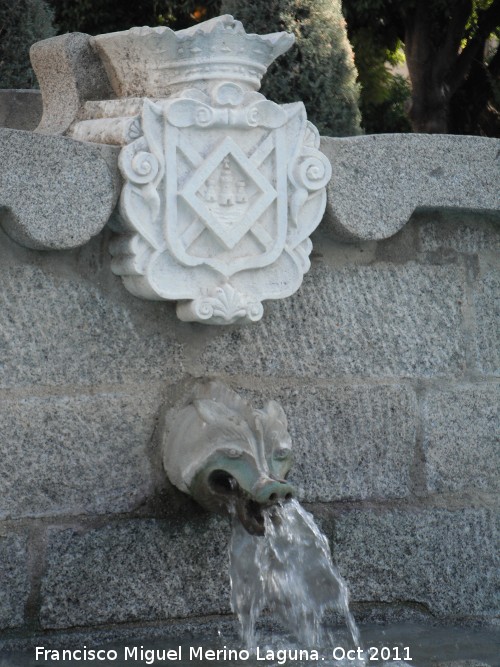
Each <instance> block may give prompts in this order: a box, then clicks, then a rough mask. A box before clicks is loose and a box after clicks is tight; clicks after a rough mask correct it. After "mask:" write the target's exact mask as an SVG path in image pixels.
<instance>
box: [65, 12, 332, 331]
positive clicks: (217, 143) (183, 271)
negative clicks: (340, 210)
mask: <svg viewBox="0 0 500 667" xmlns="http://www.w3.org/2000/svg"><path fill="white" fill-rule="evenodd" d="M293 41H294V38H293V36H292V35H289V34H287V33H283V32H282V33H275V34H271V35H251V34H247V33H246V32H245V30H244V28H243V26H242V24H241V23H240V22H239V21H236V20H235V19H233V17H232V16H220V17H218V18H215V19H212V20H210V21H206V22H205V23H202V24H200V25H197V26H195V27H192V28H188V29H187V30H180V31H178V32H174V31H172V30H170V29H169V28H165V27H159V28H147V27H144V28H132V29H131V30H127V31H124V32H116V33H111V34H107V35H98V36H96V37H93V38H91V42H92V46H93V48H94V49H95V50H96V51H97V53H98V55H99V56H100V58H101V60H102V62H103V64H104V67H105V69H106V72H107V75H108V77H109V80H110V82H111V85H112V87H113V90H114V93H115V94H116V99H112V100H103V101H91V102H87V103H86V104H85V107H84V110H83V116H82V115H81V116H80V118H79V120H78V121H77V122H76V123H74V124H73V125H72V127H71V128H70V131H69V132H68V134H69V136H72V137H73V138H75V139H80V140H83V141H94V142H95V141H98V142H102V143H111V144H121V145H123V149H122V151H121V154H120V158H119V166H120V170H121V173H122V175H123V178H124V185H123V190H122V195H121V203H120V218H121V222H120V225H119V227H118V228H117V231H118V236H117V237H116V239H115V240H114V241H113V242H112V244H111V253H112V255H113V262H112V269H113V271H114V273H116V274H118V275H120V276H122V279H123V282H124V284H125V286H126V287H127V289H128V290H130V292H132V293H133V294H135V295H136V296H139V297H142V298H145V299H156V300H162V299H171V300H176V301H178V304H177V314H178V316H179V318H180V319H181V320H184V321H195V322H204V323H206V324H231V323H233V322H236V321H257V320H259V319H260V318H261V317H262V315H263V306H262V301H263V300H265V299H279V298H282V297H286V296H289V295H290V294H293V293H294V292H295V291H296V290H297V289H298V288H299V287H300V284H301V282H302V277H303V274H304V273H305V272H307V271H308V269H309V267H310V263H309V254H310V252H311V247H312V246H311V241H310V239H309V235H310V234H311V232H312V231H313V230H314V229H315V228H316V226H317V225H318V224H319V222H320V220H321V218H322V215H323V212H324V209H325V203H326V192H325V186H326V184H327V182H328V180H329V178H330V175H331V167H330V164H329V162H328V160H327V159H326V157H325V156H324V155H323V154H322V153H320V152H319V150H318V147H319V134H318V131H317V130H316V128H315V127H314V126H313V125H311V123H309V122H308V121H307V117H306V111H305V108H304V105H303V104H302V103H301V102H296V103H293V104H283V105H278V104H275V103H274V102H271V101H269V100H267V99H266V98H265V97H264V96H263V95H261V94H260V93H258V92H256V91H257V90H258V88H259V86H260V81H261V78H262V76H263V75H264V73H265V72H266V69H267V67H268V66H269V65H270V64H271V63H272V62H273V60H274V59H275V58H276V57H278V56H279V55H281V54H282V53H284V52H285V51H286V50H287V49H289V48H290V46H291V45H292V44H293Z"/></svg>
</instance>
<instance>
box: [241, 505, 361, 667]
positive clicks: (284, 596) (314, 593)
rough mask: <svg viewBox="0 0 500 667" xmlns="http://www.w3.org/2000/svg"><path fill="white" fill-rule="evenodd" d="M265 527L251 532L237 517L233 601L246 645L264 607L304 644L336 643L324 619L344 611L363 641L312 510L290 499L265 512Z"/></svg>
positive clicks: (356, 640) (252, 642)
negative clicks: (330, 612)
mask: <svg viewBox="0 0 500 667" xmlns="http://www.w3.org/2000/svg"><path fill="white" fill-rule="evenodd" d="M265 529H266V531H265V535H264V536H263V537H256V536H252V535H250V534H249V533H247V531H246V530H245V529H244V528H243V526H242V525H241V523H240V522H239V521H238V520H237V519H236V518H235V519H234V520H233V532H232V539H231V546H230V556H231V558H230V577H231V606H232V609H233V611H234V612H235V613H236V614H237V616H238V618H239V621H240V624H241V632H242V639H243V640H244V642H245V643H246V645H247V647H248V648H249V649H255V647H256V645H257V637H256V631H255V624H256V621H257V619H258V617H259V616H260V614H261V612H262V611H263V610H264V609H267V610H269V611H270V612H272V613H273V614H274V615H275V616H276V617H277V618H278V619H279V620H280V622H281V624H282V625H283V627H284V628H285V629H286V630H287V631H288V632H290V633H292V634H293V635H294V636H295V638H296V640H297V641H298V642H299V644H300V646H304V647H319V646H324V645H326V644H330V645H332V637H331V636H330V631H329V630H327V629H325V628H324V626H323V619H324V616H325V613H326V612H327V611H328V610H337V611H340V612H341V613H343V615H344V617H345V620H346V623H347V627H348V628H349V631H350V634H351V638H352V642H353V644H354V646H355V647H359V646H361V643H360V636H359V631H358V628H357V626H356V623H355V621H354V618H353V616H352V614H351V612H350V610H349V594H348V590H347V586H346V583H345V581H344V580H343V579H342V577H341V576H340V574H339V572H338V571H337V568H336V567H335V566H334V565H333V563H332V558H331V554H330V547H329V545H328V541H327V539H326V537H325V536H324V535H323V533H322V532H321V531H320V530H319V528H318V527H317V525H316V523H315V522H314V519H313V517H312V515H311V514H309V512H306V511H305V510H304V509H303V508H302V507H301V506H300V505H299V503H298V502H297V501H295V500H292V501H290V502H288V503H286V504H285V505H283V506H276V507H273V508H272V509H270V510H268V511H267V512H266V513H265ZM350 664H351V665H352V662H351V663H350ZM357 664H358V665H364V664H365V662H364V661H363V660H362V661H361V662H358V663H357Z"/></svg>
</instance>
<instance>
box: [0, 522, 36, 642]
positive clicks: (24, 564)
mask: <svg viewBox="0 0 500 667" xmlns="http://www.w3.org/2000/svg"><path fill="white" fill-rule="evenodd" d="M27 543H28V539H27V537H26V535H21V534H19V535H18V534H14V533H8V532H7V530H6V529H4V528H2V525H1V524H0V629H7V628H16V627H19V626H22V625H23V623H24V606H25V604H26V601H27V599H28V595H29V592H30V580H29V573H28V554H27Z"/></svg>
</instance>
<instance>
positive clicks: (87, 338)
mask: <svg viewBox="0 0 500 667" xmlns="http://www.w3.org/2000/svg"><path fill="white" fill-rule="evenodd" d="M44 259H45V258H44ZM65 259H66V261H65V262H64V263H60V264H56V266H59V267H60V271H57V269H55V270H53V268H52V263H51V261H50V260H51V258H50V257H47V261H44V263H43V265H42V266H41V267H37V266H36V265H25V264H21V265H17V266H14V267H9V266H8V263H7V265H3V266H2V267H0V274H1V276H2V277H1V281H0V301H1V303H2V308H1V309H0V388H11V387H24V386H29V385H44V386H62V385H72V386H80V387H81V386H85V387H88V386H95V385H98V384H102V383H114V384H120V385H121V384H123V383H127V382H132V383H135V382H143V383H144V382H146V383H150V382H154V381H155V380H156V381H158V380H161V381H164V380H165V379H168V381H169V382H174V381H175V380H176V378H178V377H179V376H180V375H181V363H182V359H181V345H180V344H179V343H177V342H176V341H175V339H174V332H173V329H174V327H173V326H172V322H173V320H174V314H173V312H172V309H171V307H170V306H169V305H167V304H157V303H152V302H145V301H142V300H140V299H137V298H135V297H133V296H132V295H130V294H128V293H127V292H126V291H125V289H124V288H123V287H122V285H121V284H120V281H119V279H118V278H116V277H115V276H113V275H112V274H111V272H109V258H106V260H105V266H104V268H103V271H102V273H101V272H99V270H98V267H96V264H95V262H96V261H98V260H95V259H94V265H93V267H90V269H87V267H83V266H81V265H78V264H77V263H76V262H74V261H73V260H74V258H71V260H70V258H69V257H67V258H65ZM106 262H107V263H106ZM84 274H87V275H84Z"/></svg>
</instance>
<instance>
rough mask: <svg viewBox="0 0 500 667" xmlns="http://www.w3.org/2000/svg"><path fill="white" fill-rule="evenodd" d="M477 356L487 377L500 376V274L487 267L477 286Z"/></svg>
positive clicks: (495, 269) (495, 268) (476, 283)
mask: <svg viewBox="0 0 500 667" xmlns="http://www.w3.org/2000/svg"><path fill="white" fill-rule="evenodd" d="M472 303H473V308H474V317H475V321H474V343H473V344H474V352H475V360H476V367H477V370H479V371H480V372H481V373H482V374H484V375H494V376H497V377H498V375H500V326H499V322H500V271H499V269H498V267H495V266H492V265H490V266H487V267H486V268H485V269H484V270H483V271H482V272H481V275H480V276H479V277H478V279H477V281H476V282H475V283H474V285H473V294H472Z"/></svg>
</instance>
